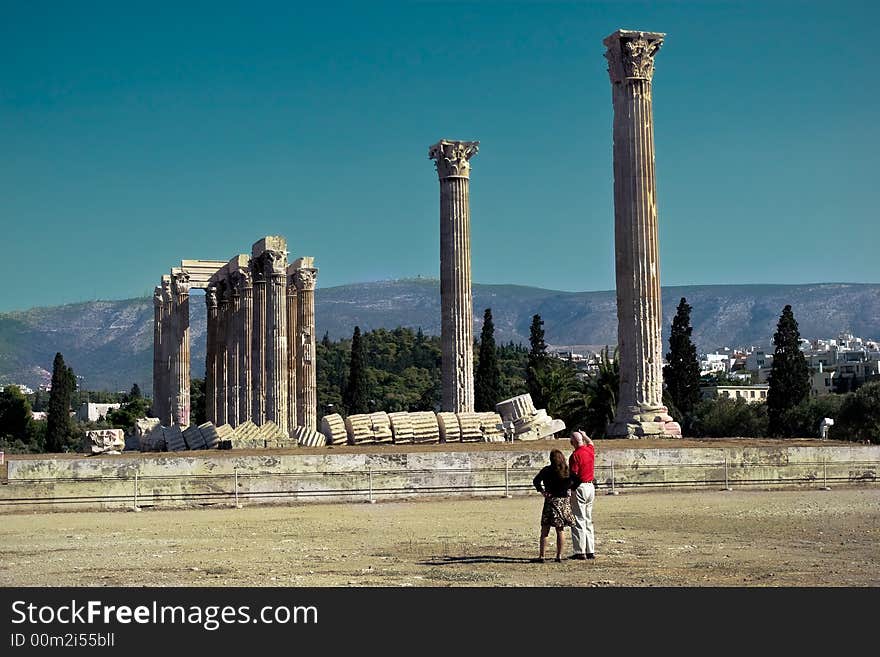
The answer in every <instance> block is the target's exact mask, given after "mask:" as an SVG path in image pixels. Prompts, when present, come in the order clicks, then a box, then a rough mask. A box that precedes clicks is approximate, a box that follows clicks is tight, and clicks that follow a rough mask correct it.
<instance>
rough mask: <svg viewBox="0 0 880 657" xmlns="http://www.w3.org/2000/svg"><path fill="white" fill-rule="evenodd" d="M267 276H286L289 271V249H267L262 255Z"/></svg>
mask: <svg viewBox="0 0 880 657" xmlns="http://www.w3.org/2000/svg"><path fill="white" fill-rule="evenodd" d="M261 258H262V260H263V271H264V272H265V274H266V276H267V277H268V276H284V273H285V272H286V271H287V251H276V250H267V251H263V254H262V256H261Z"/></svg>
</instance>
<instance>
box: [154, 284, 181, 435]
mask: <svg viewBox="0 0 880 657" xmlns="http://www.w3.org/2000/svg"><path fill="white" fill-rule="evenodd" d="M189 288H190V282H189V274H187V272H186V271H183V270H181V269H178V268H175V269H172V270H171V275H165V276H162V282H161V285H160V286H159V287H157V288H156V290H155V292H154V294H153V311H154V318H153V413H154V414H155V415H156V417H158V418H159V420H160V422H161V423H162V424H164V425H166V426H170V425H172V424H179V425H181V426H184V427H186V426H189V422H190V417H189V415H190V403H189V385H190V365H189V352H190V345H189Z"/></svg>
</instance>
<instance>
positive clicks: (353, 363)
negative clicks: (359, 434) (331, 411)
mask: <svg viewBox="0 0 880 657" xmlns="http://www.w3.org/2000/svg"><path fill="white" fill-rule="evenodd" d="M342 403H343V404H345V408H346V410H347V411H348V414H349V415H354V414H356V413H367V412H369V410H370V409H369V393H368V391H367V358H366V354H365V353H364V343H363V341H362V340H361V329H360V327H359V326H355V327H354V334H352V336H351V360H350V361H349V366H348V385H347V386H346V388H345V393H344V395H343V397H342Z"/></svg>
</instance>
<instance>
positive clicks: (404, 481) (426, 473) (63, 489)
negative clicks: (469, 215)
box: [0, 445, 880, 513]
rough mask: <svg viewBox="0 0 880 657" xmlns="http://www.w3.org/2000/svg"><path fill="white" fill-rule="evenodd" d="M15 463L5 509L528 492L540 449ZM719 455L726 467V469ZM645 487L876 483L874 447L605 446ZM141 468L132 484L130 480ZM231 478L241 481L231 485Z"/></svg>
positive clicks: (3, 492)
mask: <svg viewBox="0 0 880 657" xmlns="http://www.w3.org/2000/svg"><path fill="white" fill-rule="evenodd" d="M527 447H528V446H527V445H523V448H522V449H519V450H510V449H506V450H498V451H488V450H484V451H474V452H463V451H457V452H437V451H430V452H429V451H422V452H419V451H407V450H406V446H402V448H400V449H397V448H395V447H393V446H389V451H388V452H387V453H378V454H377V453H369V454H368V453H364V454H357V453H348V454H331V453H328V454H283V455H280V454H279V455H272V454H265V455H247V456H236V455H235V454H234V452H203V453H198V454H194V455H191V456H184V455H178V454H162V455H157V456H146V455H144V456H141V457H135V458H132V457H125V456H124V457H118V456H117V457H113V456H98V457H83V458H76V459H22V460H15V459H13V460H11V461H10V462H9V464H8V466H9V472H8V476H9V479H8V481H9V483H8V485H5V486H0V513H8V512H10V511H14V510H21V511H34V510H73V509H77V510H79V509H124V508H132V507H133V506H134V505H135V487H136V488H137V505H138V506H139V507H162V508H164V507H173V506H195V505H215V504H221V505H229V504H234V503H236V497H235V492H236V490H237V491H238V502H239V503H243V504H258V503H303V502H314V501H336V502H344V501H367V500H369V499H373V500H382V501H385V500H393V499H400V498H407V497H420V496H430V495H492V496H497V495H504V494H510V495H515V494H531V493H532V492H533V488H532V486H531V480H532V477H533V476H534V475H535V473H537V471H538V470H539V469H540V468H541V467H543V466H544V465H545V464H546V463H547V458H548V457H547V451H546V450H540V451H538V450H534V449H531V450H530V449H528V448H527ZM725 462H726V468H725ZM612 467H613V477H614V486H615V489H616V490H622V491H627V490H637V489H638V488H641V487H673V488H682V487H705V488H716V489H717V488H719V487H721V486H723V485H724V483H725V481H726V482H728V485H730V486H731V487H733V488H750V487H758V488H765V489H766V488H773V487H789V486H792V485H795V486H813V487H817V486H823V485H824V483H825V481H826V479H827V482H828V484H829V485H841V484H846V485H863V484H873V483H876V481H877V472H878V468H880V446H863V445H853V446H838V445H834V446H827V447H826V446H821V447H742V448H739V447H726V448H661V449H638V448H631V449H620V450H602V449H601V445H599V453H598V454H597V462H596V479H597V482H598V486H599V492H600V493H601V492H603V490H605V489H608V490H610V488H611V485H612ZM135 475H137V486H135ZM236 484H237V485H236Z"/></svg>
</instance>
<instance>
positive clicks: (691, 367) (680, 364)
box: [663, 297, 700, 416]
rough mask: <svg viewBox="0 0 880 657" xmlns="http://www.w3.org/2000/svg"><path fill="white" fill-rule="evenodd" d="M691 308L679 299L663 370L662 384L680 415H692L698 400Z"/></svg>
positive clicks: (682, 299)
mask: <svg viewBox="0 0 880 657" xmlns="http://www.w3.org/2000/svg"><path fill="white" fill-rule="evenodd" d="M692 332H693V328H692V327H691V306H690V305H689V304H688V302H687V300H686V299H685V298H684V297H682V298H681V301H679V303H678V310H677V311H676V313H675V318H674V319H673V320H672V332H671V333H670V335H669V353H668V354H666V363H667V364H666V365H665V366H664V367H663V382H664V383H665V384H666V390H667V392H668V393H669V396H670V397H671V398H672V403H673V404H674V405H675V407H676V408H677V409H678V410H679V411H681V413H682V414H683V415H684V416H689V415H691V414H692V413H693V410H694V406H696V405H697V403H698V402H699V401H700V363H699V361H698V360H697V348H696V347H695V346H694V343H693V342H692V341H691V333H692Z"/></svg>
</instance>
